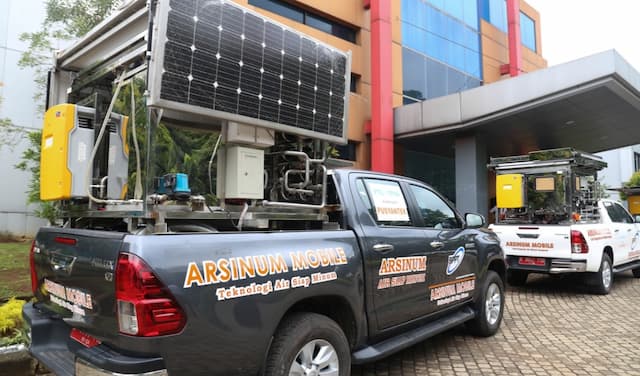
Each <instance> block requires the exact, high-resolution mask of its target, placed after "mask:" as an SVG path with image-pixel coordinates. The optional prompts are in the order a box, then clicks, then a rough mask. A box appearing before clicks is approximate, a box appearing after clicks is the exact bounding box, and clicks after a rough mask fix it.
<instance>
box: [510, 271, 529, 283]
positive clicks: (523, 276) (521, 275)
mask: <svg viewBox="0 0 640 376" xmlns="http://www.w3.org/2000/svg"><path fill="white" fill-rule="evenodd" d="M528 276H529V272H525V271H523V270H507V282H508V283H509V284H510V285H511V286H524V284H525V283H527V277H528Z"/></svg>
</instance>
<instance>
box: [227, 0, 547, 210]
mask: <svg viewBox="0 0 640 376" xmlns="http://www.w3.org/2000/svg"><path fill="white" fill-rule="evenodd" d="M236 1H237V2H238V3H241V4H243V5H246V6H248V7H251V8H253V9H254V10H256V11H258V12H261V13H263V14H265V15H267V16H269V17H273V18H275V19H277V20H278V21H280V22H282V23H284V24H286V25H288V26H291V27H293V28H296V29H298V30H301V31H302V32H305V33H307V34H310V35H312V36H313V37H315V38H317V39H320V40H322V41H324V42H327V43H329V44H331V45H334V46H336V47H338V48H341V49H344V50H350V51H352V54H353V59H352V80H351V98H350V103H349V105H350V108H349V145H347V146H346V147H341V148H339V150H340V155H341V157H342V158H344V159H349V160H352V161H353V162H354V163H355V166H356V167H359V168H364V169H369V168H371V165H372V163H371V119H372V111H371V107H372V72H371V69H372V57H371V52H372V51H371V49H372V40H371V39H372V38H371V36H372V35H371V11H370V9H369V7H368V6H367V3H368V2H367V1H362V0H343V1H330V2H327V1H323V0H299V1H285V0H236ZM371 1H375V0H371ZM519 3H520V10H519V15H520V17H519V25H520V34H521V35H522V38H521V41H522V42H521V43H522V65H521V71H522V72H523V73H526V72H531V71H534V70H538V69H542V68H545V67H546V66H547V62H546V60H544V58H543V57H542V43H541V38H540V15H539V14H538V12H537V11H536V10H535V9H533V8H532V7H530V6H529V5H528V4H527V3H526V2H525V1H522V0H521V1H520V2H519ZM390 6H391V19H390V23H391V46H390V48H389V49H388V50H389V51H390V54H391V67H392V73H391V75H392V77H391V82H392V84H391V87H392V92H391V93H390V94H391V100H392V104H393V107H394V108H399V107H401V106H404V105H408V104H411V103H415V102H419V101H424V100H428V99H433V98H437V97H442V96H446V95H449V94H452V93H456V92H461V91H464V90H468V89H472V88H475V87H478V86H481V85H485V84H489V83H492V82H496V81H499V80H501V79H503V78H507V77H509V74H508V70H506V71H505V64H508V63H509V45H508V32H507V31H508V30H507V29H508V22H507V2H506V0H398V1H395V0H394V1H390ZM451 147H453V144H452V145H451ZM394 151H395V152H394V161H395V168H394V170H395V172H396V173H399V174H404V175H408V176H411V177H415V178H418V179H421V180H423V181H425V182H427V183H430V184H432V185H434V186H435V187H436V188H438V189H439V190H440V191H441V192H443V193H444V194H445V195H446V196H447V197H448V198H449V199H451V200H453V201H455V199H456V194H455V162H454V158H453V155H451V153H447V152H445V153H443V152H442V151H431V150H429V148H425V147H424V146H423V145H421V143H420V142H396V143H395V145H394ZM424 166H429V168H424Z"/></svg>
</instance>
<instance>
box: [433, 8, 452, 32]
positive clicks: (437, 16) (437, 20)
mask: <svg viewBox="0 0 640 376" xmlns="http://www.w3.org/2000/svg"><path fill="white" fill-rule="evenodd" d="M433 13H434V14H433V25H432V26H431V31H432V32H433V33H434V34H436V35H440V36H442V37H444V36H446V35H447V19H448V17H447V16H445V15H444V13H442V12H440V11H438V10H435V9H434V12H433Z"/></svg>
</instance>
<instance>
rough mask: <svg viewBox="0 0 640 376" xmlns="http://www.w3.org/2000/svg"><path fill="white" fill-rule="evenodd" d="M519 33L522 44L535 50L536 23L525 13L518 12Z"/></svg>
mask: <svg viewBox="0 0 640 376" xmlns="http://www.w3.org/2000/svg"><path fill="white" fill-rule="evenodd" d="M520 35H521V38H522V44H523V45H524V46H525V47H527V48H528V49H530V50H531V51H534V52H535V51H536V23H535V21H534V20H533V19H531V18H530V17H529V16H527V15H526V14H524V13H522V12H520Z"/></svg>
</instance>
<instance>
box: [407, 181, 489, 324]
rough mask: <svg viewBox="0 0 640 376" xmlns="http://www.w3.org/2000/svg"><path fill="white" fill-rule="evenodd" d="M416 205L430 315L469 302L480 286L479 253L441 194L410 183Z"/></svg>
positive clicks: (468, 233)
mask: <svg viewBox="0 0 640 376" xmlns="http://www.w3.org/2000/svg"><path fill="white" fill-rule="evenodd" d="M410 191H411V193H412V194H413V197H414V199H415V206H416V207H417V208H418V210H419V213H420V214H419V215H420V217H421V219H422V225H423V226H424V232H425V236H426V238H427V243H428V247H429V249H430V252H429V260H428V262H427V282H428V286H427V287H428V290H427V291H426V292H427V297H426V300H427V304H428V310H427V312H428V313H433V312H436V311H439V310H442V309H443V308H447V307H451V306H455V305H457V304H460V303H463V302H466V301H468V300H470V299H471V298H472V297H473V291H474V289H475V285H476V274H475V272H476V270H477V264H478V254H477V249H476V246H475V242H474V234H473V233H472V232H469V231H464V230H463V221H462V219H461V218H459V216H458V215H457V214H456V212H455V210H453V209H452V208H451V207H450V206H449V205H448V204H447V202H446V201H445V200H444V199H443V198H442V197H440V196H439V195H438V194H437V193H435V192H434V191H432V190H431V189H428V188H427V187H423V186H420V185H415V184H410Z"/></svg>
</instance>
